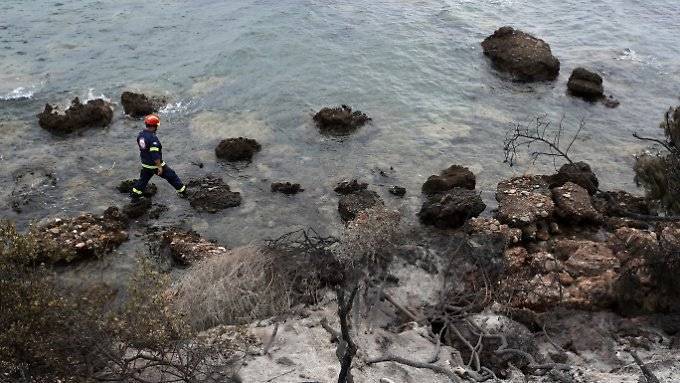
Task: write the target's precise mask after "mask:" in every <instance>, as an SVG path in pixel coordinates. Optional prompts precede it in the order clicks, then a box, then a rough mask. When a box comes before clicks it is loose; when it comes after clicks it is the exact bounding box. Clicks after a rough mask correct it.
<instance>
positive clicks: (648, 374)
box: [626, 349, 661, 383]
mask: <svg viewBox="0 0 680 383" xmlns="http://www.w3.org/2000/svg"><path fill="white" fill-rule="evenodd" d="M626 351H628V353H629V354H630V356H632V357H633V360H634V361H635V363H636V364H637V365H638V366H640V370H642V375H644V377H645V380H646V381H647V383H661V382H660V381H659V378H657V377H656V375H654V373H653V372H652V370H650V369H649V367H647V365H646V364H645V363H644V362H643V361H642V359H640V356H639V355H638V354H637V353H636V352H635V351H634V350H631V349H628V350H626Z"/></svg>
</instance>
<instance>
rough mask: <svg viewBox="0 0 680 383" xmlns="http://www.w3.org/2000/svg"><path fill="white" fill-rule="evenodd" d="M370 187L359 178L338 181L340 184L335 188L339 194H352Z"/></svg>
mask: <svg viewBox="0 0 680 383" xmlns="http://www.w3.org/2000/svg"><path fill="white" fill-rule="evenodd" d="M366 188H368V184H367V183H365V182H359V181H358V180H351V181H349V180H344V181H340V182H338V184H337V185H336V186H335V189H333V190H334V191H335V192H336V193H338V194H343V195H344V194H350V193H354V192H357V191H359V190H366Z"/></svg>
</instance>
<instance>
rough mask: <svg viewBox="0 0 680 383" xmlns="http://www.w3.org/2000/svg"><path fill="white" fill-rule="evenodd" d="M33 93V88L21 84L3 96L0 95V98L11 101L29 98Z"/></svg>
mask: <svg viewBox="0 0 680 383" xmlns="http://www.w3.org/2000/svg"><path fill="white" fill-rule="evenodd" d="M34 93H35V91H34V88H33V87H31V88H26V87H23V86H20V87H18V88H15V89H13V90H12V91H11V92H9V93H7V94H6V95H4V96H0V100H2V101H12V100H30V99H32V98H33V94H34Z"/></svg>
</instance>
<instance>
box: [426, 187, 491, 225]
mask: <svg viewBox="0 0 680 383" xmlns="http://www.w3.org/2000/svg"><path fill="white" fill-rule="evenodd" d="M484 209H486V205H485V204H484V202H483V201H482V198H481V197H480V196H479V194H478V193H477V192H475V191H474V190H469V189H464V188H454V189H452V190H448V191H445V192H442V193H437V194H432V195H429V196H428V197H427V200H426V201H425V202H424V203H423V206H422V208H421V209H420V213H418V216H419V217H420V221H421V222H422V223H424V224H426V225H434V226H436V227H438V228H442V229H445V228H457V227H461V226H463V224H464V223H465V221H467V220H468V219H470V218H473V217H477V216H478V215H479V214H481V213H482V212H483V211H484Z"/></svg>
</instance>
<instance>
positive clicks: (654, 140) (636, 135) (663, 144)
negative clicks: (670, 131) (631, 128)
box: [633, 132, 673, 152]
mask: <svg viewBox="0 0 680 383" xmlns="http://www.w3.org/2000/svg"><path fill="white" fill-rule="evenodd" d="M633 137H635V138H637V139H638V140H642V141H651V142H655V143H657V144H659V145H661V146H663V147H664V148H666V150H668V151H669V152H673V148H671V147H670V146H669V145H668V143H666V142H665V141H662V140H659V139H656V138H650V137H643V136H641V135H639V134H638V132H635V133H633Z"/></svg>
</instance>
